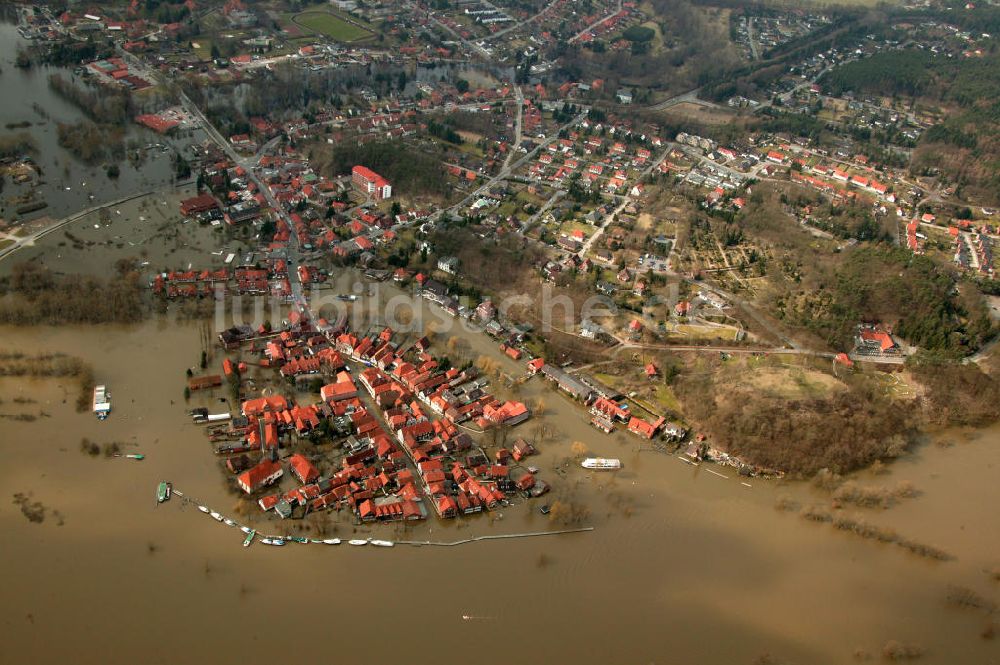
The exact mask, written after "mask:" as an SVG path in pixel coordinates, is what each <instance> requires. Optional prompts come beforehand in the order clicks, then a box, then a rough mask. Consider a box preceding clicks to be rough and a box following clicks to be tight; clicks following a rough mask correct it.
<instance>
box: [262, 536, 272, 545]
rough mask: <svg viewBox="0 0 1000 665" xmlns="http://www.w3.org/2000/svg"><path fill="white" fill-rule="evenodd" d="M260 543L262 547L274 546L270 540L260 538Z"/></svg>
mask: <svg viewBox="0 0 1000 665" xmlns="http://www.w3.org/2000/svg"><path fill="white" fill-rule="evenodd" d="M260 542H261V543H262V544H264V545H274V541H273V540H271V539H270V538H261V539H260Z"/></svg>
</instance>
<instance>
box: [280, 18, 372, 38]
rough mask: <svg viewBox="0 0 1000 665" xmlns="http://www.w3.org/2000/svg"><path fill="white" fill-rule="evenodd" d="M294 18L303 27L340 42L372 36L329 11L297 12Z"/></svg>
mask: <svg viewBox="0 0 1000 665" xmlns="http://www.w3.org/2000/svg"><path fill="white" fill-rule="evenodd" d="M293 20H294V22H295V23H296V24H298V25H300V26H302V27H303V28H306V29H308V30H312V31H313V32H318V33H320V34H321V35H326V36H327V37H329V38H330V39H335V40H337V41H338V42H356V41H359V40H361V39H365V38H366V37H370V36H371V33H370V32H368V31H367V30H365V29H363V28H359V27H358V26H356V25H352V24H350V23H348V22H347V21H345V20H344V19H342V18H340V17H337V16H334V15H333V14H329V13H327V12H303V13H301V14H296V16H295V18H294V19H293Z"/></svg>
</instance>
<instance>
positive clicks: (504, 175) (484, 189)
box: [437, 109, 590, 219]
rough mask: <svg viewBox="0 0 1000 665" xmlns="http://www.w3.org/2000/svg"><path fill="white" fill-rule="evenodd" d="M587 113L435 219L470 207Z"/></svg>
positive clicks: (555, 132)
mask: <svg viewBox="0 0 1000 665" xmlns="http://www.w3.org/2000/svg"><path fill="white" fill-rule="evenodd" d="M589 111H590V109H586V110H584V111H581V112H580V113H579V114H578V115H577V116H576V117H575V118H573V119H572V120H570V121H569V122H567V123H566V124H565V125H563V126H562V127H560V128H559V129H557V130H555V131H554V132H552V133H551V134H550V135H549V138H547V139H545V140H544V141H543V142H541V143H539V144H538V145H537V146H535V147H534V149H532V150H531V151H530V152H528V153H527V154H526V155H524V156H523V157H521V158H520V159H518V160H517V161H516V162H514V163H513V164H509V165H507V166H504V167H503V168H501V169H500V172H499V173H497V174H496V175H495V176H493V177H492V178H490V179H489V180H487V181H486V182H485V183H483V184H482V185H480V186H479V187H477V188H476V190H475V191H473V192H472V193H470V194H468V195H467V196H466V197H465V198H464V199H462V200H461V201H459V202H458V203H456V204H455V205H453V206H451V207H450V208H446V209H445V210H441V211H439V212H438V214H437V219H441V217H442V216H444V215H447V214H452V213H455V212H457V211H458V210H461V209H462V208H465V207H466V206H468V205H470V204H471V203H472V202H473V201H475V200H476V199H478V198H479V197H481V196H482V195H483V194H484V193H486V192H487V191H489V189H490V188H491V187H493V185H495V184H497V183H499V182H502V181H503V180H506V179H507V178H508V177H510V174H511V173H513V172H514V171H516V170H517V169H519V168H521V166H522V165H523V164H525V163H527V162H529V161H531V160H532V159H534V158H535V155H536V154H537V153H538V152H539V151H541V150H544V149H545V148H547V147H548V146H549V144H551V143H553V142H554V141H556V140H557V139H558V138H559V133H560V132H561V131H562V130H563V129H569V128H570V127H572V126H573V125H575V124H576V123H578V122H582V121H583V119H584V118H586V117H587V113H589ZM515 149H516V147H515Z"/></svg>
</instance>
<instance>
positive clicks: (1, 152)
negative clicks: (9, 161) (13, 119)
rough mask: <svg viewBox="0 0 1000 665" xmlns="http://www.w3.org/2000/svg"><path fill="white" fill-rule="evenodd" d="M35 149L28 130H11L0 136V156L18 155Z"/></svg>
mask: <svg viewBox="0 0 1000 665" xmlns="http://www.w3.org/2000/svg"><path fill="white" fill-rule="evenodd" d="M37 150H38V145H37V144H36V143H35V138H34V137H33V136H32V135H31V134H29V133H28V132H11V133H9V134H5V135H4V136H0V158H5V157H20V156H21V155H24V154H26V153H31V152H36V151H37Z"/></svg>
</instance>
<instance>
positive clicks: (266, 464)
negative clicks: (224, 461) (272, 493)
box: [236, 459, 284, 494]
mask: <svg viewBox="0 0 1000 665" xmlns="http://www.w3.org/2000/svg"><path fill="white" fill-rule="evenodd" d="M283 473H284V471H283V470H282V468H281V465H280V464H278V463H277V462H273V461H271V460H268V459H266V460H263V461H262V462H261V463H260V464H258V465H257V466H255V467H253V468H251V469H247V470H246V471H244V472H243V473H241V474H240V475H239V476H237V477H236V484H238V485H239V486H240V489H241V490H243V491H244V492H246V493H247V494H252V493H254V492H256V491H257V490H259V489H260V488H261V487H266V486H267V485H270V484H272V483H274V482H275V481H277V480H278V479H279V478H281V476H282V474H283Z"/></svg>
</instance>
